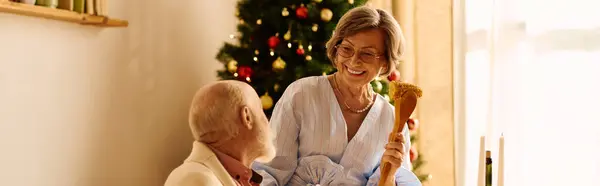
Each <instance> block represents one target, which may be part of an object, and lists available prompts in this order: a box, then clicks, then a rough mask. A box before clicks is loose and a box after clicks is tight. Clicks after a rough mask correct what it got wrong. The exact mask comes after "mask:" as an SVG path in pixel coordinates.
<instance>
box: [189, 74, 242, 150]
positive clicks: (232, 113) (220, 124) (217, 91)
mask: <svg viewBox="0 0 600 186" xmlns="http://www.w3.org/2000/svg"><path fill="white" fill-rule="evenodd" d="M244 103H245V99H244V96H243V93H242V90H240V87H238V86H235V85H233V84H231V83H225V82H218V83H216V84H214V85H212V87H210V88H205V89H201V90H199V91H198V93H196V95H195V96H194V100H193V101H192V105H191V108H190V113H189V125H190V129H191V131H192V135H193V136H194V139H195V140H196V141H199V142H203V143H207V144H211V143H219V142H222V141H226V140H229V139H231V138H233V137H235V136H237V135H238V133H239V127H240V126H239V122H238V121H236V120H239V119H240V116H241V115H240V113H241V109H242V106H243V105H244Z"/></svg>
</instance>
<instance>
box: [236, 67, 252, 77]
mask: <svg viewBox="0 0 600 186" xmlns="http://www.w3.org/2000/svg"><path fill="white" fill-rule="evenodd" d="M237 73H238V77H240V78H248V77H250V76H252V68H250V67H249V66H240V67H238V72H237Z"/></svg>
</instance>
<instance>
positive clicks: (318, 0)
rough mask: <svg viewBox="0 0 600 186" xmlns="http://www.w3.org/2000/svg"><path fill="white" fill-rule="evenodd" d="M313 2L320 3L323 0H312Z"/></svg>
mask: <svg viewBox="0 0 600 186" xmlns="http://www.w3.org/2000/svg"><path fill="white" fill-rule="evenodd" d="M313 1H314V2H315V3H321V2H323V0H313Z"/></svg>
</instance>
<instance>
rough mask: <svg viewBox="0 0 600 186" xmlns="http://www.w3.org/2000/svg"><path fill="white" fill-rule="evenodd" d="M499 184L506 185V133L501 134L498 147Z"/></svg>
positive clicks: (500, 185)
mask: <svg viewBox="0 0 600 186" xmlns="http://www.w3.org/2000/svg"><path fill="white" fill-rule="evenodd" d="M498 186H504V135H503V134H502V135H500V143H499V147H498Z"/></svg>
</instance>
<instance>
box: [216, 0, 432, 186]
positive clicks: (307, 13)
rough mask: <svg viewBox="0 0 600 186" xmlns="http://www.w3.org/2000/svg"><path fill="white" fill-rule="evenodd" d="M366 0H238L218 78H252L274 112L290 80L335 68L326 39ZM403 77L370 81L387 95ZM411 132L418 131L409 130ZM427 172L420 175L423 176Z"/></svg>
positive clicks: (416, 164)
mask: <svg viewBox="0 0 600 186" xmlns="http://www.w3.org/2000/svg"><path fill="white" fill-rule="evenodd" d="M366 2H367V1H366V0H242V1H239V2H238V4H237V11H236V17H237V18H238V19H239V22H238V25H237V31H238V32H237V33H235V34H231V35H230V38H231V40H232V42H226V43H225V44H224V45H223V46H222V47H221V49H220V51H219V53H218V54H217V57H216V58H217V60H219V61H220V62H221V63H223V65H224V67H225V68H224V70H220V71H218V76H219V78H220V79H236V80H240V81H245V82H248V83H249V84H250V85H251V86H252V87H253V88H254V89H255V90H256V92H257V93H258V94H259V95H261V100H262V104H263V109H264V111H265V114H266V115H267V116H268V117H270V115H271V113H272V111H273V110H272V109H273V104H274V103H276V102H277V100H279V98H280V97H281V95H282V94H283V91H284V90H285V88H286V87H287V86H288V85H289V84H291V83H292V82H294V81H295V80H297V79H300V78H303V77H307V76H316V75H327V74H331V73H333V72H335V69H334V67H333V66H332V64H331V62H330V61H329V59H328V58H327V55H326V52H325V43H326V42H327V40H328V39H329V38H330V37H331V35H332V34H333V31H334V29H335V27H336V24H337V22H338V20H339V19H340V18H341V17H342V15H344V13H346V12H347V11H348V10H350V9H352V8H354V7H357V6H362V5H364V4H365V3H366ZM399 78H400V74H399V72H398V71H393V72H392V74H390V75H389V76H388V77H387V78H378V79H377V80H375V81H373V82H371V85H372V86H373V90H374V91H376V92H377V93H379V94H381V95H383V96H384V97H385V98H386V99H387V100H388V101H389V96H388V81H392V80H399ZM411 138H414V137H413V136H412V135H411ZM415 140H416V138H415ZM412 151H413V150H411V152H412ZM415 152H416V151H415ZM411 154H412V153H411ZM411 159H412V158H411ZM422 163H423V162H422V161H421V160H420V159H419V158H416V159H415V161H413V169H414V170H418V168H419V167H420V166H421V165H422ZM426 177H427V176H426V175H425V176H423V175H419V178H426ZM422 181H424V180H423V179H422Z"/></svg>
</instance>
